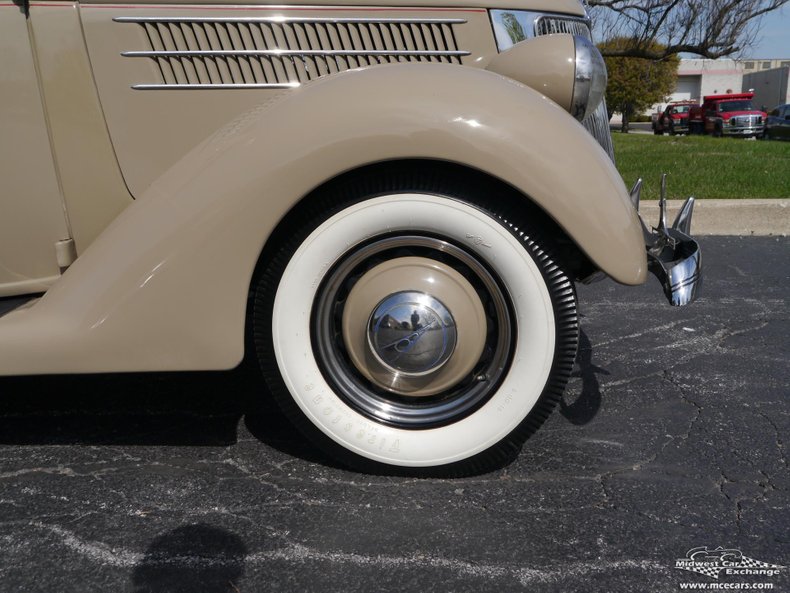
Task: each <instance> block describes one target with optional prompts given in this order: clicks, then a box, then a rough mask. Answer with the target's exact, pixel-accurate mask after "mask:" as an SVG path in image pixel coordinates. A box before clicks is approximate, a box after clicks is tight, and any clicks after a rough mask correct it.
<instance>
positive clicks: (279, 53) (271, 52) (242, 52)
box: [121, 49, 470, 58]
mask: <svg viewBox="0 0 790 593" xmlns="http://www.w3.org/2000/svg"><path fill="white" fill-rule="evenodd" d="M469 54H470V52H468V51H464V50H447V51H442V50H416V49H415V50H399V49H391V50H390V49H309V50H298V49H210V50H204V49H190V50H146V51H125V52H121V55H122V56H123V57H125V58H215V57H235V58H244V57H256V56H264V57H289V56H443V57H444V56H468V55H469Z"/></svg>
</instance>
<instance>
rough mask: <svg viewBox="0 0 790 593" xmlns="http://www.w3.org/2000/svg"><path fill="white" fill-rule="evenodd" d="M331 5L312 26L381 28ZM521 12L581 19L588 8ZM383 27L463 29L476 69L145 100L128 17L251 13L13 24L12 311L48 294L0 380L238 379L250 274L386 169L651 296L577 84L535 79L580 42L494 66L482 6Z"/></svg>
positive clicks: (5, 26)
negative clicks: (422, 169)
mask: <svg viewBox="0 0 790 593" xmlns="http://www.w3.org/2000/svg"><path fill="white" fill-rule="evenodd" d="M320 4H321V3H317V4H316V5H315V7H314V8H313V9H310V8H309V7H300V9H299V14H300V15H304V14H313V13H322V11H323V10H325V9H326V10H330V9H331V10H332V11H335V12H336V13H337V14H340V15H346V14H354V15H355V16H359V15H360V14H365V11H366V10H368V9H364V8H351V7H345V8H344V7H336V6H330V5H327V6H325V7H322V6H319V5H320ZM444 4H446V5H447V8H443V6H444ZM495 4H497V5H498V4H502V5H503V6H505V5H504V4H503V3H501V2H493V3H492V2H488V3H487V7H494V5H495ZM525 4H528V5H529V6H525V8H529V9H539V10H554V11H565V12H568V13H571V14H581V12H580V8H579V5H578V4H577V3H575V2H531V3H525ZM149 5H150V6H149ZM370 6H371V8H370V9H369V10H370V11H374V10H375V15H376V16H379V15H381V14H383V15H388V16H393V15H395V16H398V17H402V16H404V15H413V14H419V15H420V16H424V15H425V14H428V15H435V14H440V15H441V16H442V17H448V16H453V17H456V16H457V17H459V18H463V19H464V20H466V21H467V23H466V25H464V27H465V28H464V29H462V28H461V27H459V34H458V44H459V45H463V46H464V47H465V48H469V51H470V56H469V58H464V61H463V63H462V64H461V65H458V64H449V63H447V64H421V63H396V64H388V65H381V66H375V67H365V68H354V69H350V70H347V71H345V72H340V73H335V74H331V75H328V76H322V77H320V78H318V79H316V80H313V81H310V82H307V83H305V84H302V85H301V86H299V88H294V89H288V90H261V91H257V90H216V91H215V90H194V91H173V90H170V91H160V92H155V91H140V90H134V89H132V88H131V86H132V85H133V84H135V83H137V82H141V81H144V80H147V79H149V78H150V76H151V71H152V68H153V66H152V64H151V61H150V60H146V59H140V58H125V57H123V56H122V55H121V52H123V51H127V50H130V49H131V50H134V49H136V47H137V46H136V45H135V44H137V43H138V41H139V39H138V37H139V36H140V34H141V33H140V28H139V27H136V26H134V25H130V24H128V23H120V22H115V21H113V18H115V17H119V16H135V15H147V14H151V13H152V12H153V11H154V9H156V14H157V16H159V15H160V14H164V15H175V16H177V15H180V14H183V13H184V11H188V12H189V15H190V17H192V16H200V15H203V14H209V15H210V16H212V17H215V16H216V15H217V14H220V15H223V14H226V12H225V11H228V13H229V14H230V11H231V10H233V13H232V14H234V15H236V14H239V13H242V14H247V7H245V6H240V5H236V4H234V5H233V6H230V5H228V6H227V7H223V6H218V5H211V6H206V7H205V8H202V7H201V6H200V5H199V4H198V3H192V4H190V5H184V6H183V7H182V6H180V5H178V4H168V5H166V6H165V5H158V4H156V3H153V2H152V3H140V4H139V5H136V6H135V7H133V8H129V7H128V6H127V5H124V6H123V7H122V6H120V5H119V6H111V5H92V4H88V3H83V4H82V5H81V6H78V5H75V4H73V3H70V2H62V3H61V2H49V3H40V4H38V3H33V4H31V6H30V16H29V18H28V19H27V20H26V19H25V18H24V15H22V14H21V12H20V11H19V8H18V7H16V6H13V5H10V4H0V49H8V48H10V47H12V46H13V47H14V48H15V49H14V53H13V54H9V53H7V52H6V53H2V54H0V55H3V56H4V57H0V85H2V86H0V88H2V90H3V96H4V97H6V96H7V97H11V98H12V100H13V101H16V103H13V106H14V108H13V109H11V108H8V107H7V105H4V109H3V110H2V111H0V123H2V127H3V129H4V130H5V129H10V130H12V133H11V134H10V135H9V136H6V138H4V139H3V140H0V150H2V151H3V152H2V156H4V157H5V158H3V159H2V162H0V175H2V177H3V179H4V180H6V179H7V180H9V181H8V182H7V183H6V184H5V187H4V193H3V196H2V201H3V202H2V212H3V213H4V215H3V217H2V219H0V257H1V258H2V259H0V295H5V296H9V295H15V294H26V293H35V292H41V291H44V290H46V293H45V294H44V295H43V296H42V297H41V298H40V299H37V300H34V301H31V303H28V304H27V305H26V306H24V307H22V308H19V309H17V310H14V311H12V312H11V313H9V314H7V315H5V316H3V317H1V318H0V374H5V375H8V374H37V373H63V372H112V371H146V370H184V369H223V368H230V367H233V366H235V365H236V364H238V363H239V362H240V360H241V359H242V357H243V354H244V336H245V317H246V312H247V297H248V291H249V288H250V282H251V278H252V275H253V271H254V269H255V266H256V262H257V261H258V259H259V256H260V254H261V251H262V249H263V247H264V245H265V244H266V241H267V239H268V237H269V235H270V234H271V232H272V230H273V229H274V228H275V227H276V225H277V224H278V222H279V221H280V220H281V219H282V217H283V216H285V214H286V213H288V212H289V211H290V210H291V209H292V208H294V207H295V206H296V205H297V204H298V203H299V202H300V200H301V199H302V198H304V197H305V196H306V195H307V194H309V193H310V192H311V191H313V190H314V189H316V188H318V187H320V186H321V185H322V184H324V183H325V182H327V181H328V180H330V179H332V178H334V177H336V176H337V175H339V174H341V173H346V172H349V171H353V170H354V169H357V168H360V167H363V166H365V165H369V164H373V163H379V162H383V161H390V160H398V159H429V160H441V161H446V162H451V163H457V164H461V165H464V166H467V167H470V168H473V169H475V170H478V171H482V172H484V173H485V174H487V175H489V176H491V177H493V178H496V179H499V180H502V181H504V182H506V183H508V184H510V185H512V186H513V187H515V188H517V189H518V190H519V191H520V192H521V193H522V194H523V195H524V199H525V200H532V201H533V202H535V203H536V204H537V205H539V206H540V208H541V209H543V210H544V211H545V212H546V213H547V214H548V215H549V216H550V217H551V218H553V219H554V220H555V221H556V222H557V223H558V224H559V225H560V226H561V227H562V229H563V230H564V231H565V232H566V233H567V235H568V236H569V237H570V238H571V239H572V240H573V241H574V242H575V243H576V245H577V246H578V247H579V249H580V250H581V251H582V252H583V253H584V254H586V256H587V257H588V258H589V259H590V260H591V261H592V262H593V264H594V265H595V266H596V267H597V268H599V269H600V270H602V271H603V272H605V273H606V274H608V275H609V276H611V277H612V278H614V279H615V280H617V281H619V282H622V283H625V284H639V283H642V282H643V281H644V280H645V276H646V272H647V262H646V256H645V251H644V241H643V237H642V232H641V227H640V223H639V220H638V217H637V214H636V211H635V210H634V208H633V206H632V204H631V202H630V201H629V196H628V192H627V190H626V189H625V187H624V186H623V183H622V180H621V178H620V176H619V174H618V173H617V171H616V169H615V167H614V165H613V164H612V162H611V160H610V158H609V157H608V155H607V154H606V153H605V152H604V151H603V150H602V149H601V148H600V146H599V145H598V144H597V142H596V141H595V140H594V138H592V136H591V135H590V134H589V133H588V132H587V131H586V130H585V129H584V128H583V127H582V126H581V125H580V124H579V123H578V122H577V121H576V120H575V119H573V118H572V117H571V116H570V115H569V114H568V112H567V110H566V109H567V104H566V105H562V106H560V104H562V103H564V102H567V101H568V92H567V88H568V85H569V84H570V83H571V82H572V81H566V84H565V85H564V86H563V84H562V78H563V77H562V75H558V74H557V72H558V70H557V68H555V67H550V68H545V71H540V70H538V69H537V68H536V67H535V66H534V65H536V64H538V65H539V64H552V63H554V62H552V59H554V60H555V62H556V60H557V56H560V57H561V56H562V55H563V54H562V52H563V51H567V41H568V39H569V37H568V36H557V37H556V38H554V39H553V40H551V41H546V39H549V38H546V39H539V38H536V39H534V40H529V41H525V42H523V43H521V44H519V45H518V46H517V47H515V48H513V49H512V50H510V52H507V53H504V54H497V52H496V46H495V44H494V41H493V38H492V36H491V30H490V23H489V21H488V15H487V13H486V11H485V10H482V9H479V8H478V7H476V6H469V7H468V8H464V6H463V4H459V3H456V2H453V3H452V4H450V3H449V2H447V3H444V2H441V1H438V2H437V1H436V0H434V1H432V2H430V6H431V7H432V8H431V9H429V10H425V9H420V8H419V6H420V3H414V4H413V5H412V6H413V7H414V8H409V9H403V8H389V7H387V6H386V5H383V7H382V8H372V7H374V6H380V7H381V6H382V5H381V4H379V3H371V4H370ZM507 6H508V7H511V6H510V5H509V4H508V5H507ZM265 8H266V7H264V6H262V5H256V6H251V7H249V11H254V10H262V9H265ZM269 10H271V9H269ZM278 10H280V13H283V14H290V13H288V11H287V10H282V9H278ZM371 14H373V12H371ZM83 31H84V36H83ZM461 31H465V32H464V33H461ZM28 37H29V39H30V41H31V42H32V43H28ZM563 38H564V39H563ZM26 43H27V45H26ZM563 44H565V49H563ZM519 53H520V54H523V57H522V58H521V59H515V58H519V57H520V56H519V55H518V54H519ZM506 56H507V57H506ZM559 61H561V58H560V60H559ZM486 67H487V68H488V70H486V69H485V68H486ZM147 77H148V78H147ZM527 85H531V87H532V88H531V87H530V86H527ZM20 89H21V90H22V91H24V93H23V94H22V95H20V93H19V91H20ZM15 93H16V94H15ZM549 97H552V98H549ZM552 99H553V100H552ZM558 103H559V104H558ZM206 136H207V137H206ZM202 138H205V139H204V140H202V141H201V139H202ZM132 196H134V198H136V199H133V198H132ZM469 239H470V241H472V240H476V239H480V238H476V237H470V238H469ZM482 239H483V240H484V239H485V238H482ZM72 241H73V243H72ZM56 244H58V245H59V247H58V249H59V250H60V251H59V253H60V255H61V259H60V260H58V259H57V258H56ZM70 246H73V251H70V250H69V249H70ZM47 252H48V253H47ZM70 254H71V255H70ZM75 256H78V257H76V261H74V262H73V263H72V262H71V261H70V260H71V259H73V258H74V257H75ZM59 264H60V266H59ZM329 264H331V262H327V265H329ZM59 267H64V268H65V267H67V268H68V269H66V270H65V272H64V273H63V274H62V275H60V274H59Z"/></svg>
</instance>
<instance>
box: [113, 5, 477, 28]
mask: <svg viewBox="0 0 790 593" xmlns="http://www.w3.org/2000/svg"><path fill="white" fill-rule="evenodd" d="M283 10H288V8H287V7H286V8H284V9H283ZM112 20H113V21H115V22H116V23H138V24H140V23H304V24H310V23H330V24H336V25H337V24H345V23H352V24H353V23H370V24H376V23H382V24H389V23H391V24H396V25H461V24H463V23H466V22H467V21H466V19H437V18H425V19H424V18H387V17H381V18H377V17H297V16H260V17H259V16H246V17H245V16H242V17H200V16H198V17H186V16H116V17H114V18H113V19H112Z"/></svg>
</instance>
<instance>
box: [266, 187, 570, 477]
mask: <svg viewBox="0 0 790 593" xmlns="http://www.w3.org/2000/svg"><path fill="white" fill-rule="evenodd" d="M399 231H402V232H404V233H414V232H424V233H430V234H434V235H437V236H440V237H445V238H447V239H449V240H451V241H453V242H454V243H456V244H458V245H460V246H462V247H463V248H464V249H466V250H467V251H469V252H470V253H472V254H473V255H474V256H475V257H477V258H478V259H480V260H482V261H484V262H485V263H486V264H487V265H488V266H489V267H490V268H492V269H493V271H494V272H495V273H496V275H497V276H498V277H499V279H500V280H501V282H502V283H503V285H504V286H503V288H504V290H505V291H506V292H507V294H508V295H509V296H510V300H511V303H512V306H513V309H514V311H513V315H514V320H515V325H516V327H517V337H516V339H515V350H514V353H513V358H512V360H513V363H512V364H511V366H510V369H509V371H508V373H507V375H506V376H505V377H504V379H503V381H502V383H501V384H500V386H499V388H498V389H497V390H496V392H495V393H494V394H493V395H491V396H490V398H489V399H488V400H487V401H486V403H485V404H484V405H483V406H481V407H480V408H479V409H478V410H476V411H475V412H474V413H472V414H471V415H469V416H466V417H464V418H462V419H460V420H458V421H457V422H455V423H452V424H448V425H445V426H441V427H437V428H431V429H425V430H409V429H403V428H398V427H393V426H388V425H384V424H381V423H378V422H375V421H373V420H371V419H369V418H368V417H366V416H364V415H362V414H361V413H360V412H358V411H357V410H355V409H353V408H351V407H350V406H349V405H348V404H347V403H346V402H345V401H344V400H343V399H342V398H341V397H339V396H338V395H337V394H335V393H334V391H333V390H332V388H331V387H330V385H329V384H328V383H327V381H326V379H325V378H324V376H323V374H322V372H321V369H320V365H319V363H318V361H317V360H316V357H315V354H314V351H313V348H312V341H311V318H312V310H313V306H314V302H315V299H316V295H317V292H318V290H319V288H320V286H321V283H322V281H323V279H324V278H325V277H326V274H327V273H328V272H329V270H330V269H331V268H332V266H333V265H334V263H336V262H337V261H338V260H339V259H340V258H342V257H343V256H344V255H345V254H347V253H348V252H349V251H351V250H353V248H354V246H355V245H356V244H358V243H360V242H363V241H366V240H368V239H370V238H372V237H375V236H377V235H382V234H385V233H392V232H399ZM404 288H407V287H404ZM272 340H273V350H274V354H275V358H276V361H277V365H278V367H279V370H280V374H281V376H282V379H283V382H284V384H285V386H286V388H287V390H288V392H289V393H290V395H291V397H292V398H293V400H294V403H295V404H296V405H297V406H298V407H299V409H300V410H301V412H302V413H303V414H304V415H305V417H306V418H307V419H308V420H309V422H310V423H311V424H312V425H314V426H315V427H316V428H317V429H318V430H320V431H321V432H322V433H323V434H324V435H326V436H327V437H329V438H330V439H331V440H332V441H334V442H335V443H337V444H338V445H340V446H341V447H343V448H344V449H345V450H347V451H350V452H352V453H354V454H357V455H360V456H361V457H363V458H366V459H370V460H373V461H376V462H380V463H385V464H391V465H397V466H409V467H426V466H436V465H444V464H449V463H453V462H457V461H462V460H465V459H468V458H470V457H472V456H473V455H476V454H478V453H481V452H483V451H485V450H486V449H488V448H490V447H492V446H494V445H496V444H497V443H498V442H499V441H501V440H502V439H503V438H505V437H506V436H507V435H508V434H510V432H511V431H513V430H514V429H515V428H516V427H517V426H518V425H519V424H520V423H521V422H522V421H523V420H524V418H525V417H526V416H527V415H528V414H529V412H530V411H531V410H532V409H533V408H534V406H535V404H536V403H537V402H538V400H539V398H540V396H541V393H542V392H543V389H544V386H545V385H546V381H547V380H548V377H549V375H550V372H551V367H552V362H553V358H554V351H555V341H556V327H555V320H554V313H553V307H552V302H551V297H550V294H549V290H548V288H547V286H546V282H545V280H544V279H543V276H542V274H541V272H540V269H539V267H538V266H537V264H536V263H535V261H534V260H533V259H532V257H531V256H530V255H529V253H528V251H527V250H526V249H525V247H524V245H523V244H522V243H521V242H520V241H519V240H518V239H517V238H516V237H515V236H514V235H513V234H512V233H511V231H510V230H509V229H508V228H507V227H506V226H504V225H503V224H502V223H500V222H498V221H497V220H495V219H494V218H493V217H491V216H490V215H488V214H487V213H485V212H483V211H481V210H479V209H477V208H476V207H474V206H471V205H468V204H466V203H463V202H460V201H458V200H455V199H453V198H449V197H442V196H434V195H426V194H394V195H387V196H381V197H378V198H373V199H369V200H365V201H363V202H360V203H358V204H355V205H353V206H350V207H347V208H345V209H344V210H342V211H340V212H338V213H336V214H335V215H333V216H332V217H330V218H329V219H328V220H327V221H325V222H324V223H322V224H321V225H320V226H319V227H318V228H316V229H315V230H314V231H312V232H311V233H310V234H309V235H308V236H307V238H306V239H305V240H304V241H302V242H301V244H300V245H299V247H298V248H297V249H296V251H295V252H294V254H293V255H292V256H291V258H290V260H289V263H288V265H287V266H286V268H285V271H284V273H283V275H282V278H281V280H280V282H279V285H278V288H277V293H276V296H275V300H274V307H273V315H272Z"/></svg>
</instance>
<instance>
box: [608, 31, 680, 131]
mask: <svg viewBox="0 0 790 593" xmlns="http://www.w3.org/2000/svg"><path fill="white" fill-rule="evenodd" d="M631 44H633V40H632V39H629V38H624V37H617V38H615V39H610V40H609V41H606V42H604V43H602V44H600V45H599V48H600V49H601V53H603V54H604V56H609V57H604V60H605V61H606V69H607V71H608V73H609V84H608V85H607V86H606V105H607V107H608V108H609V110H610V111H616V112H618V113H622V115H623V124H622V131H623V132H628V122H629V121H630V119H631V117H632V116H633V115H634V114H635V113H639V112H641V111H644V110H645V109H647V108H648V107H650V105H653V104H654V103H659V102H661V101H663V100H664V99H665V97H667V96H668V95H670V94H671V93H672V91H673V90H674V89H675V83H676V81H677V72H678V64H679V63H680V59H679V58H678V57H677V56H676V55H670V56H668V57H666V58H664V59H662V60H647V59H644V58H631V57H620V56H619V55H618V52H619V51H620V48H622V47H629V46H630V45H631ZM646 48H647V49H648V50H649V51H651V52H656V53H661V52H662V51H663V48H662V46H661V44H659V43H656V42H652V43H650V44H648V45H646ZM609 52H611V53H609ZM612 53H613V54H614V55H613V56H612V55H611V54H612Z"/></svg>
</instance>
